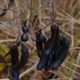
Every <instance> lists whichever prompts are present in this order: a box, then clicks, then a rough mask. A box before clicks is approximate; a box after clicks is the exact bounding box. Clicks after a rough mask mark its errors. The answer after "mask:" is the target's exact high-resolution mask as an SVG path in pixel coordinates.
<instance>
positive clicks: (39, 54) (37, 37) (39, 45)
mask: <svg viewBox="0 0 80 80" xmlns="http://www.w3.org/2000/svg"><path fill="white" fill-rule="evenodd" d="M36 47H37V52H38V57H40V58H41V57H42V55H43V46H42V42H41V40H40V33H39V32H36Z"/></svg>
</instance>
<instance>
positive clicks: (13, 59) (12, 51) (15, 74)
mask: <svg viewBox="0 0 80 80" xmlns="http://www.w3.org/2000/svg"><path fill="white" fill-rule="evenodd" d="M19 45H20V42H14V43H13V45H12V46H11V47H10V50H9V52H8V53H7V54H6V55H5V56H4V58H5V57H6V56H8V55H9V54H10V56H11V64H12V67H13V66H14V65H15V64H16V63H18V61H19V59H18V55H19V52H18V46H19ZM12 77H13V80H18V78H19V71H18V70H16V71H15V70H13V69H12Z"/></svg>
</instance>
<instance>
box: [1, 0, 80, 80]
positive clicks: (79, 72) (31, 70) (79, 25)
mask: <svg viewBox="0 0 80 80" xmlns="http://www.w3.org/2000/svg"><path fill="white" fill-rule="evenodd" d="M11 1H13V0H11ZM30 1H31V0H14V2H13V3H11V5H10V8H9V9H8V10H7V11H6V13H5V15H4V16H1V14H2V13H3V12H5V10H4V9H7V8H8V3H9V0H0V78H2V79H4V78H10V77H11V64H10V56H8V57H7V58H6V59H3V56H4V55H5V54H6V53H7V52H8V50H9V47H10V46H11V44H12V42H13V41H15V39H16V38H17V36H18V34H21V33H22V31H21V27H22V25H23V22H24V20H26V19H27V23H26V25H28V26H29V28H30V31H29V33H28V35H29V40H28V42H27V45H28V47H29V51H30V58H29V61H28V63H27V64H26V66H25V67H24V68H23V69H22V70H20V80H46V76H45V75H44V71H37V70H36V64H37V61H38V60H39V58H38V57H37V55H36V54H37V52H36V46H35V31H37V30H38V29H39V28H43V27H45V26H46V25H48V24H49V25H48V26H47V27H46V28H45V29H44V30H43V32H44V34H46V36H49V34H50V26H51V24H50V22H51V16H50V12H51V10H52V9H51V1H52V0H32V10H31V2H30ZM55 1H56V22H57V23H58V25H59V28H60V32H61V33H62V34H63V35H65V36H67V37H68V38H69V39H70V41H71V45H70V49H69V54H68V56H67V58H66V60H65V61H64V63H63V64H62V66H61V67H60V68H59V69H57V70H55V71H53V70H49V72H50V73H55V76H56V75H57V76H58V78H56V79H55V77H53V79H51V80H80V0H55ZM31 11H32V14H30V12H31ZM33 39H34V40H33ZM19 51H20V47H19ZM20 54H21V52H20Z"/></svg>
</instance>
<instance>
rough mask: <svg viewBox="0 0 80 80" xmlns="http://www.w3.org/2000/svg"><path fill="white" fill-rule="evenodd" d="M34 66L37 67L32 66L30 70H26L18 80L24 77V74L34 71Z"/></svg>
mask: <svg viewBox="0 0 80 80" xmlns="http://www.w3.org/2000/svg"><path fill="white" fill-rule="evenodd" d="M36 66H37V63H36V64H35V65H33V66H32V67H31V68H29V69H28V70H26V71H24V72H23V73H21V74H20V76H19V79H20V78H22V77H23V76H25V75H26V74H28V73H30V72H31V71H33V70H35V69H36Z"/></svg>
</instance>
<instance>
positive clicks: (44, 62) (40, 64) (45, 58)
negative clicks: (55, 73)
mask: <svg viewBox="0 0 80 80" xmlns="http://www.w3.org/2000/svg"><path fill="white" fill-rule="evenodd" d="M47 59H48V57H47V56H45V55H43V56H42V57H41V58H40V61H39V63H38V65H37V69H38V70H42V69H43V68H44V66H45V64H46V62H47Z"/></svg>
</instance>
